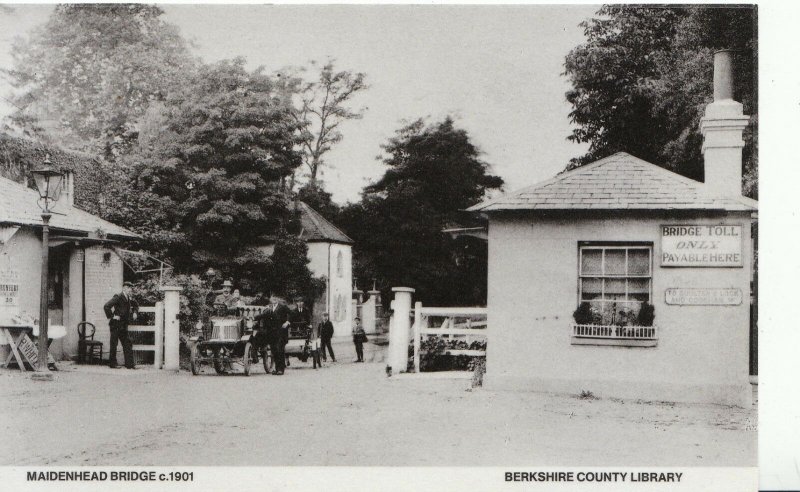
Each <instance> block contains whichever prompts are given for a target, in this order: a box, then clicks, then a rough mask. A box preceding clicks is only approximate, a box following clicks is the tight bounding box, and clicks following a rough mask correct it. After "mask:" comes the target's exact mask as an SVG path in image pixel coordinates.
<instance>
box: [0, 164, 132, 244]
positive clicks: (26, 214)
mask: <svg viewBox="0 0 800 492" xmlns="http://www.w3.org/2000/svg"><path fill="white" fill-rule="evenodd" d="M38 201H39V193H37V192H36V191H35V190H32V189H30V188H28V187H27V186H25V185H22V184H19V183H17V182H15V181H12V180H10V179H8V178H4V177H0V224H6V225H20V226H34V227H36V226H38V227H41V226H42V210H41V209H40V208H39V205H38ZM50 227H52V228H54V229H61V230H65V231H73V232H79V233H86V234H93V233H95V232H97V231H98V230H102V231H103V233H105V234H106V235H108V236H113V237H116V238H119V239H139V238H140V237H141V236H139V235H138V234H136V233H134V232H131V231H129V230H127V229H125V228H124V227H120V226H118V225H115V224H112V223H111V222H108V221H107V220H103V219H101V218H100V217H96V216H94V215H92V214H90V213H88V212H85V211H83V210H81V209H79V208H76V207H70V206H68V205H66V204H65V203H63V202H62V203H58V202H56V204H55V206H54V207H53V216H52V217H51V219H50Z"/></svg>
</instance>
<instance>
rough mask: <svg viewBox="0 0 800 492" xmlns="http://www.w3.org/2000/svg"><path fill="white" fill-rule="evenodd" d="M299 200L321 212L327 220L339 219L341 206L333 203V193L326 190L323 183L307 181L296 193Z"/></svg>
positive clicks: (334, 220) (334, 221)
mask: <svg viewBox="0 0 800 492" xmlns="http://www.w3.org/2000/svg"><path fill="white" fill-rule="evenodd" d="M295 196H296V197H297V199H298V200H300V201H302V202H305V203H306V204H307V205H308V206H309V207H311V208H313V209H314V210H316V211H317V212H319V213H320V215H322V216H323V217H325V219H326V220H329V221H331V222H333V223H336V222H337V221H338V217H339V213H340V211H341V210H340V207H339V206H338V205H336V204H335V203H333V198H332V197H331V194H330V193H328V192H327V191H325V188H323V187H322V184H321V183H320V182H319V181H317V182H316V183H306V184H305V185H303V186H302V187H301V188H300V189H299V190H297V193H296V194H295Z"/></svg>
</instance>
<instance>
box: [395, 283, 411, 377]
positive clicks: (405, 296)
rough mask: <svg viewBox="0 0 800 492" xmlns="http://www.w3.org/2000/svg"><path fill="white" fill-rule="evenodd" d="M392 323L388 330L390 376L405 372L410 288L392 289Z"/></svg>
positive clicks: (409, 325) (409, 322)
mask: <svg viewBox="0 0 800 492" xmlns="http://www.w3.org/2000/svg"><path fill="white" fill-rule="evenodd" d="M392 292H393V293H394V300H393V301H392V310H393V312H394V314H393V323H392V325H391V327H390V328H389V366H391V368H392V374H399V373H401V372H406V367H407V366H408V342H409V340H410V334H409V331H410V330H411V295H412V294H413V293H414V289H412V288H410V287H392Z"/></svg>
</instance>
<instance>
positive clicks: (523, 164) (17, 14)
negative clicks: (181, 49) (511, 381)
mask: <svg viewBox="0 0 800 492" xmlns="http://www.w3.org/2000/svg"><path fill="white" fill-rule="evenodd" d="M13 8H14V10H13V11H12V12H10V13H2V12H0V67H4V68H6V67H10V66H11V56H10V54H9V48H10V46H11V41H12V40H13V38H14V37H15V36H18V35H21V36H24V35H26V33H27V32H28V31H29V30H30V28H31V27H33V26H35V25H38V24H41V23H43V22H45V21H46V19H47V17H48V15H49V14H50V12H51V10H52V6H51V5H15V6H13ZM162 8H163V9H164V11H165V16H164V19H165V20H166V21H167V22H170V23H172V24H175V25H177V26H178V27H179V28H180V30H181V32H182V34H183V36H184V37H185V38H186V39H188V40H190V41H191V42H192V44H193V48H192V49H193V51H194V52H195V54H197V55H199V56H200V57H201V58H202V59H203V60H204V61H206V62H214V61H217V60H221V59H225V58H232V57H236V56H244V57H245V58H246V59H247V60H248V63H249V65H250V66H251V67H252V68H255V67H257V66H264V67H265V68H266V69H267V71H269V72H271V71H277V70H280V69H282V68H284V67H286V66H301V65H306V64H307V62H308V61H310V60H317V61H325V60H327V59H329V58H332V59H334V60H335V66H336V67H337V68H338V69H347V70H352V71H357V72H364V73H366V78H367V83H368V84H369V89H367V90H366V91H363V92H361V93H360V94H359V95H358V96H357V97H356V98H354V100H353V107H355V108H360V107H364V108H365V112H364V117H363V118H362V119H360V120H353V121H348V122H346V123H345V124H343V125H342V127H341V128H342V133H343V135H344V139H343V140H342V142H340V143H339V144H337V146H336V147H335V148H334V149H333V150H332V151H331V152H330V154H328V155H327V156H326V161H327V162H328V167H327V168H326V169H323V171H322V179H323V182H324V185H325V187H326V189H327V190H328V191H329V192H331V193H332V194H333V198H334V200H335V201H337V202H339V203H343V202H345V201H357V200H358V199H359V194H360V191H361V189H362V188H363V187H364V186H365V185H366V184H368V183H369V182H370V181H372V180H375V179H377V178H379V177H380V176H381V175H382V174H383V172H384V171H385V169H386V167H385V166H384V165H382V164H381V163H380V161H378V160H377V159H376V158H377V156H379V155H380V154H381V144H383V143H385V142H386V141H387V140H388V139H389V138H391V137H392V136H393V134H394V132H395V131H396V130H398V129H399V128H401V127H402V126H403V125H404V123H405V122H408V121H413V120H415V119H417V118H421V117H423V118H430V121H432V122H433V121H441V120H442V119H443V118H444V117H445V116H447V115H453V116H454V117H455V119H456V124H457V125H458V126H460V127H462V128H464V129H466V130H467V131H468V133H469V135H470V137H471V138H472V140H473V143H475V144H476V145H477V146H478V148H480V149H481V150H482V152H483V156H482V158H483V159H484V160H485V161H486V162H488V163H489V164H490V165H491V170H492V172H493V173H494V174H496V175H499V176H501V177H502V178H503V179H504V180H505V181H506V187H505V191H512V190H514V189H518V188H521V187H524V186H527V185H530V184H533V183H535V182H538V181H541V180H544V179H547V178H549V177H551V176H552V175H554V174H555V173H558V172H559V171H561V170H562V169H563V168H564V167H565V166H566V164H567V163H568V161H569V160H570V158H572V157H577V156H579V155H582V154H583V153H584V152H585V150H586V148H587V147H586V145H580V144H575V143H571V142H568V141H567V136H568V135H569V134H570V132H571V125H570V123H569V120H568V113H569V111H570V106H569V104H568V103H567V102H566V99H565V96H564V93H565V92H566V91H567V90H568V89H569V83H568V81H567V79H566V77H564V76H562V75H561V73H562V72H563V70H564V68H563V63H564V57H565V55H566V54H567V53H568V52H569V50H570V49H571V48H573V47H574V46H576V45H578V44H580V43H581V42H582V41H583V39H584V38H583V31H582V29H581V28H580V27H579V26H578V24H579V23H580V22H581V21H583V20H585V19H587V18H589V17H591V16H592V15H593V13H594V12H595V11H596V10H597V6H586V5H555V6H554V5H541V6H537V5H529V6H519V5H518V6H420V5H415V6H374V5H373V6H369V5H367V6H358V5H349V6H335V5H316V6H289V5H283V6H275V5H271V6H270V5H162ZM0 84H6V82H5V81H4V80H2V79H0ZM9 90H10V88H9V87H8V86H7V84H6V85H3V86H2V87H0V95H7V94H8V91H9ZM11 109H12V108H11V106H9V105H8V104H7V103H6V102H5V101H3V100H0V116H5V115H7V114H8V113H9V112H10V111H11Z"/></svg>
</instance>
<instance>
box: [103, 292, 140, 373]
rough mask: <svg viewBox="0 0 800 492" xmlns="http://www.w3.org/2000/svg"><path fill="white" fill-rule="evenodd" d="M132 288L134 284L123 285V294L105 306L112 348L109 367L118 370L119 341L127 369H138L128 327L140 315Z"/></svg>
mask: <svg viewBox="0 0 800 492" xmlns="http://www.w3.org/2000/svg"><path fill="white" fill-rule="evenodd" d="M131 287H133V284H132V283H130V282H125V283H123V284H122V292H121V293H119V294H115V295H114V297H112V298H111V300H110V301H108V302H107V303H106V304H105V306H103V310H104V311H105V313H106V318H108V328H109V330H110V331H111V347H110V350H109V352H108V365H109V367H111V368H112V369H116V368H117V341H119V342H120V343H121V344H122V353H123V355H124V357H125V367H127V368H128V369H136V367H135V366H134V365H133V345H132V344H131V341H130V339H129V338H128V325H129V324H130V322H131V321H136V317H137V316H138V313H139V305H138V304H137V303H136V301H134V300H133V299H132V298H131Z"/></svg>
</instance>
